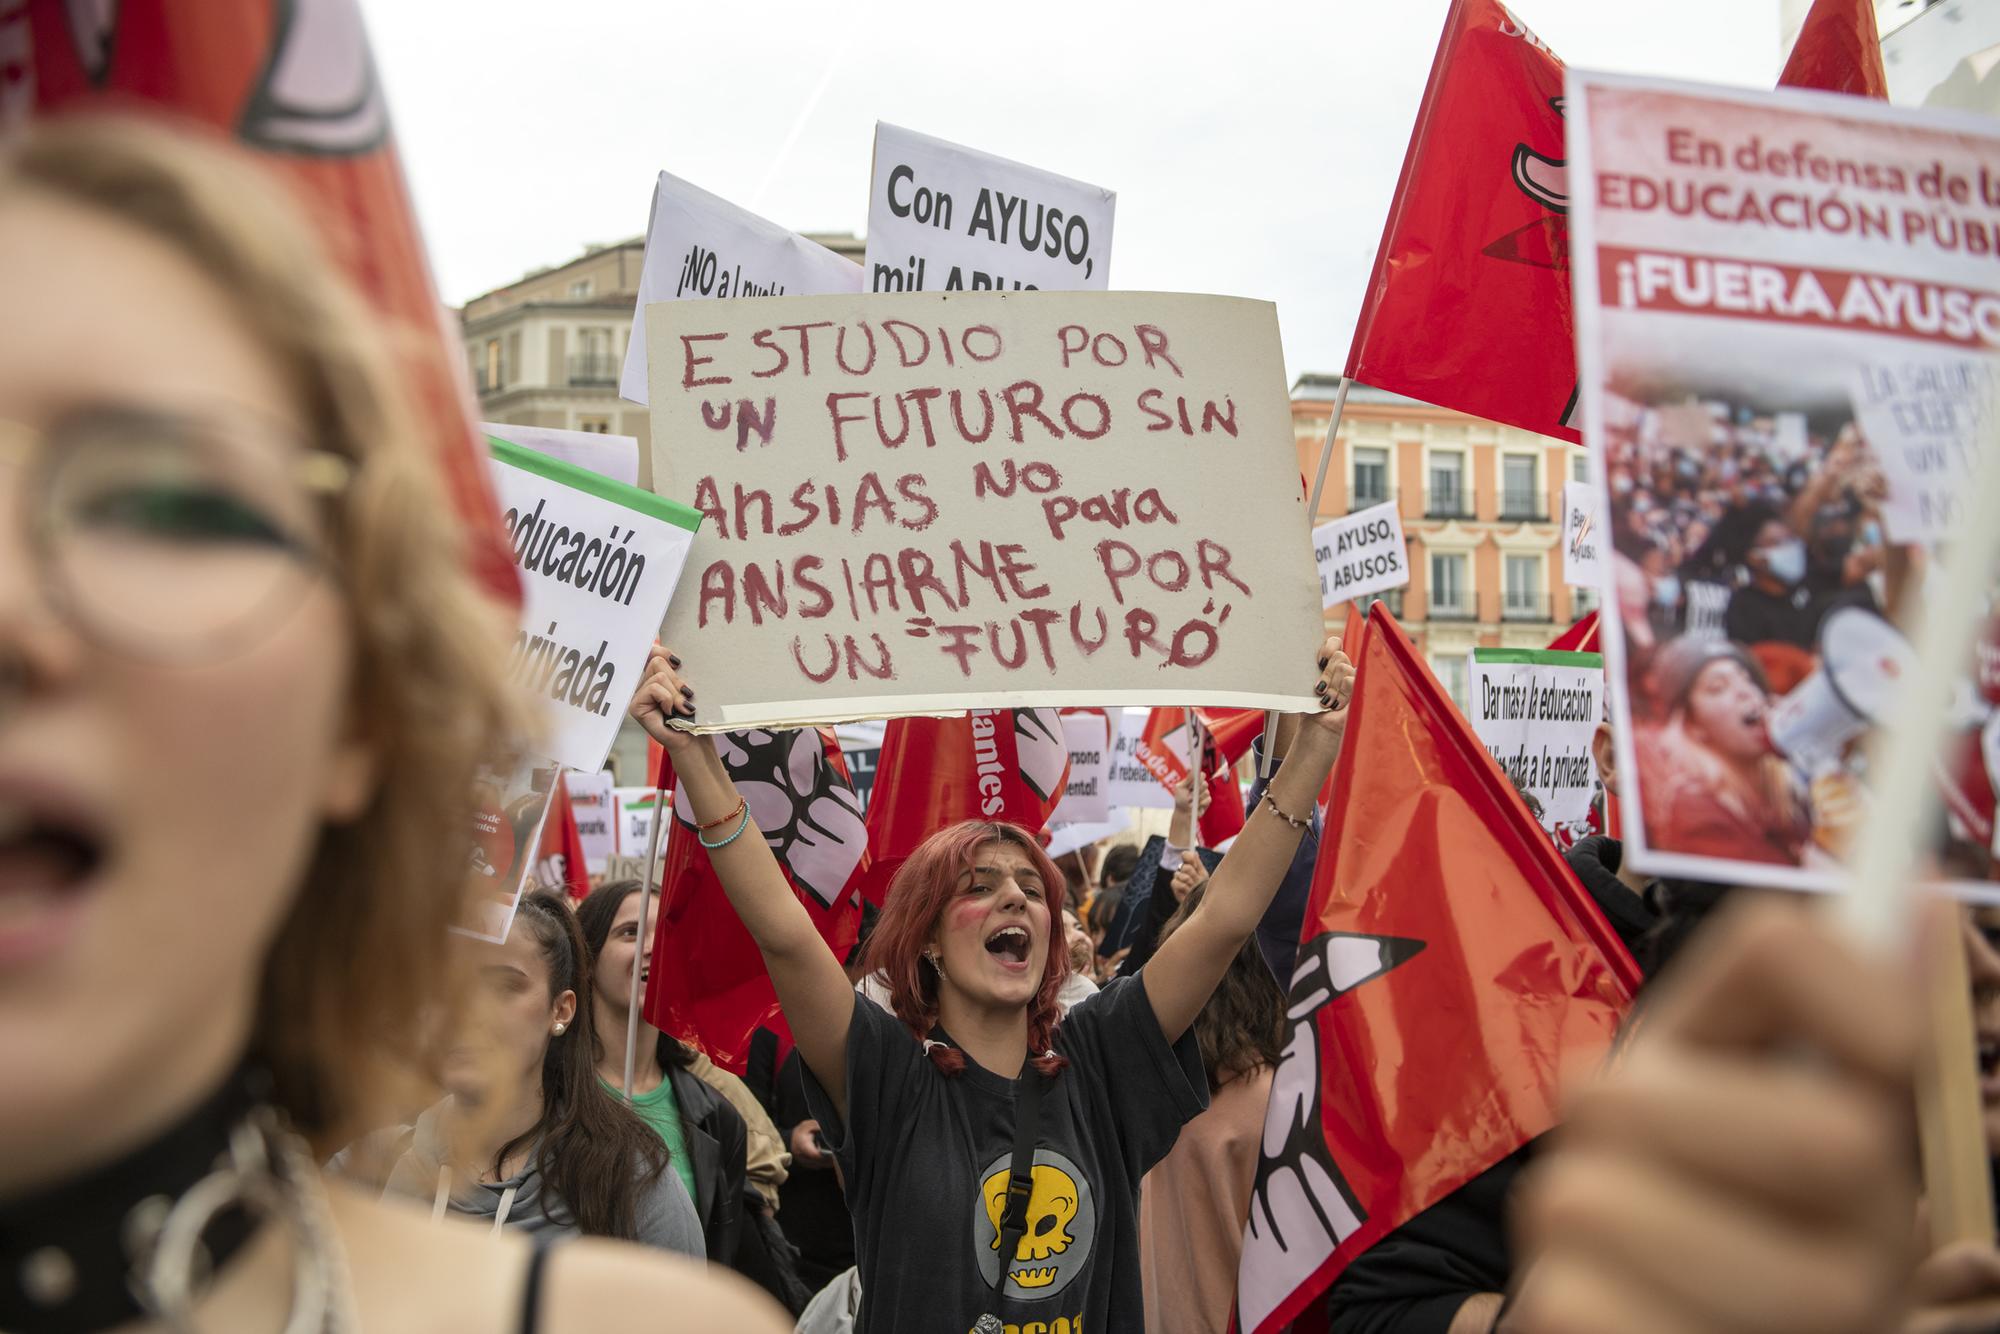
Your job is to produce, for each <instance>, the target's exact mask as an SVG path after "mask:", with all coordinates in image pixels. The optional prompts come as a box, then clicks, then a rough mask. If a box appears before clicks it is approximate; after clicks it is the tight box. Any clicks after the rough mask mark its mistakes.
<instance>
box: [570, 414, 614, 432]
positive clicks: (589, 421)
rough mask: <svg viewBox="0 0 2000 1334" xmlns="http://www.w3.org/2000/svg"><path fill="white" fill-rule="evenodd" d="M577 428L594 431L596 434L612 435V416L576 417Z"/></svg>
mask: <svg viewBox="0 0 2000 1334" xmlns="http://www.w3.org/2000/svg"><path fill="white" fill-rule="evenodd" d="M576 429H577V430H579V431H589V432H592V433H593V434H596V435H610V434H611V418H609V417H578V418H577V419H576Z"/></svg>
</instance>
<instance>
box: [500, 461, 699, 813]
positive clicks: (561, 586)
mask: <svg viewBox="0 0 2000 1334" xmlns="http://www.w3.org/2000/svg"><path fill="white" fill-rule="evenodd" d="M489 444H490V445H491V448H492V450H493V460H492V470H491V471H492V477H493V487H494V492H495V496H496V498H497V499H498V501H499V503H500V508H501V524H502V526H503V527H504V528H505V529H506V533H507V543H508V548H509V550H510V551H511V552H512V553H513V556H514V563H515V565H517V566H518V567H519V568H520V571H521V620H520V625H521V631H520V634H519V635H518V636H517V637H516V638H515V640H514V651H513V654H512V656H511V659H510V663H509V666H510V668H511V670H512V672H513V676H514V679H515V680H516V681H517V682H519V683H520V684H521V685H523V686H524V687H526V688H527V689H528V690H529V691H530V692H531V693H532V694H533V695H535V696H537V697H538V698H540V699H541V700H543V701H545V703H544V708H545V709H546V711H547V712H546V714H545V717H546V726H547V734H546V735H545V736H544V737H542V738H541V739H540V741H539V746H538V748H539V749H540V750H541V752H542V753H544V754H545V755H547V756H548V757H549V758H550V759H553V760H555V761H556V762H557V763H560V764H563V765H566V766H568V767H569V768H572V769H581V770H583V771H584V772H585V773H595V772H596V771H597V770H599V769H601V768H603V767H604V760H605V757H606V756H607V755H609V754H610V753H611V743H612V741H613V740H614V739H615V738H616V737H617V735H618V728H619V725H620V724H621V723H623V722H624V721H625V711H626V706H627V705H628V704H629V703H630V702H631V699H632V692H633V691H634V690H635V689H637V688H638V684H639V673H640V672H641V671H642V670H644V668H645V665H646V655H647V654H648V653H649V652H650V651H651V650H652V646H653V641H654V639H655V638H656V637H657V635H658V634H659V627H660V621H661V619H662V618H663V617H664V616H665V615H666V612H667V602H668V601H669V600H670V599H671V598H672V597H673V595H674V586H675V585H676V584H678V583H679V582H680V577H681V567H682V565H683V564H685V563H686V561H687V554H688V548H689V546H690V544H691V543H692V542H693V540H694V531H695V528H696V527H697V526H698V525H699V524H700V522H701V516H700V515H699V514H697V513H696V512H695V511H694V510H691V509H689V508H688V507H687V506H685V505H681V504H678V503H677V502H675V501H671V500H666V499H663V498H661V497H659V496H655V495H653V494H652V493H651V492H647V491H640V490H638V489H636V488H634V487H629V486H621V485H619V484H618V483H616V482H614V481H611V480H610V479H609V478H605V477H601V476H599V475H598V474H596V473H593V472H590V471H588V470H586V469H583V468H579V467H576V466H575V465H573V464H568V463H564V462H562V461H561V460H558V459H552V458H550V457H548V456H547V455H544V454H538V453H536V452H535V451H533V450H530V449H524V448H522V447H521V446H518V445H512V444H508V443H507V442H506V441H504V440H495V439H492V438H491V437H489Z"/></svg>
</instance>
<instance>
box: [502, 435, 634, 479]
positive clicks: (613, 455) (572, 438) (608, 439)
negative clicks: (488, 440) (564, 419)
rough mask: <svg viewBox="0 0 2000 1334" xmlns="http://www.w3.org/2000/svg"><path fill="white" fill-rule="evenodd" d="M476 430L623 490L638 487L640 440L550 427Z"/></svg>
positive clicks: (625, 436) (624, 436)
mask: <svg viewBox="0 0 2000 1334" xmlns="http://www.w3.org/2000/svg"><path fill="white" fill-rule="evenodd" d="M479 429H480V430H482V431H484V432H485V433H486V434H488V435H490V436H494V437H496V438H497V439H501V440H505V441H506V442H507V443H508V444H510V445H521V446H524V447H525V448H528V449H532V450H534V451H535V452H536V453H538V454H547V455H548V456H549V457H550V458H552V459H561V460H562V461H563V462H564V463H574V464H575V465H576V466H577V467H579V468H588V469H590V470H591V471H592V472H594V473H599V474H601V475H603V476H605V477H609V478H610V479H611V480H612V481H614V482H623V483H624V484H625V485H626V486H637V485H638V484H639V438H638V437H637V436H631V435H599V434H598V433H597V432H596V431H559V430H557V429H556V428H555V427H553V426H512V425H509V424H508V423H506V422H481V423H479Z"/></svg>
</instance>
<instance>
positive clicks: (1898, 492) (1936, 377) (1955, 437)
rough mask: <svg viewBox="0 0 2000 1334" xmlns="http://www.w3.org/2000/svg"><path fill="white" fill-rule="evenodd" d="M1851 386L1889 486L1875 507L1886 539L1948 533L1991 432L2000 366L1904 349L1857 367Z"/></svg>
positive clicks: (1931, 538) (1999, 407) (1922, 539)
mask: <svg viewBox="0 0 2000 1334" xmlns="http://www.w3.org/2000/svg"><path fill="white" fill-rule="evenodd" d="M1850 384H1851V385H1852V387H1853V392H1854V415H1855V417H1856V418H1857V419H1858V420H1859V422H1860V424H1861V432H1862V435H1863V436H1864V437H1865V438H1866V440H1867V442H1868V448H1869V452H1870V453H1871V454H1872V455H1873V457H1874V459H1875V462H1876V463H1877V464H1879V465H1880V466H1881V469H1882V476H1883V479H1884V480H1885V481H1886V482H1887V483H1888V486H1889V494H1888V497H1887V499H1885V500H1884V501H1883V502H1882V508H1881V513H1882V528H1883V530H1884V531H1885V532H1886V533H1887V534H1888V536H1889V540H1890V541H1891V542H1908V543H1922V544H1924V545H1929V544H1930V543H1933V542H1937V541H1939V540H1941V539H1943V538H1944V537H1946V536H1948V534H1949V530H1950V528H1951V526H1952V525H1953V524H1954V523H1956V522H1957V521H1958V519H1959V518H1960V511H1961V509H1962V508H1963V507H1964V503H1965V496H1966V493H1967V492H1968V491H1970V489H1971V487H1972V465H1973V462H1974V460H1975V459H1976V458H1977V457H1978V452H1979V449H1980V446H1981V444H1982V443H1983V442H1985V441H1987V440H1990V439H1992V437H1993V423H1994V418H1995V415H1996V412H2000V366H1997V365H1996V364H1995V363H1994V361H1993V359H1992V358H1990V357H1970V356H1956V355H1953V354H1951V353H1947V352H1942V351H1934V350H1932V349H1929V348H1910V349H1908V350H1906V351H1903V350H1899V351H1898V353H1897V354H1896V355H1894V356H1892V357H1883V358H1878V359H1876V360H1874V361H1870V362H1868V363H1866V364H1864V365H1861V366H1858V367H1856V368H1855V370H1854V374H1853V375H1852V377H1851V379H1850Z"/></svg>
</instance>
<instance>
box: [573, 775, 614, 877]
mask: <svg viewBox="0 0 2000 1334" xmlns="http://www.w3.org/2000/svg"><path fill="white" fill-rule="evenodd" d="M563 782H564V783H565V784H567V785H568V787H569V806H570V811H571V813H572V814H574V815H575V817H576V836H577V838H578V839H579V840H580V841H581V842H582V844H583V861H584V866H585V867H586V869H588V870H589V872H590V873H591V874H592V875H602V874H604V866H605V863H606V862H608V861H609V860H610V859H611V858H613V857H615V856H617V855H618V812H617V808H616V806H615V805H614V804H613V802H614V798H613V797H612V795H611V791H612V785H611V775H610V774H607V773H602V772H599V773H594V774H583V773H570V774H567V775H565V776H564V778H563Z"/></svg>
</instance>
